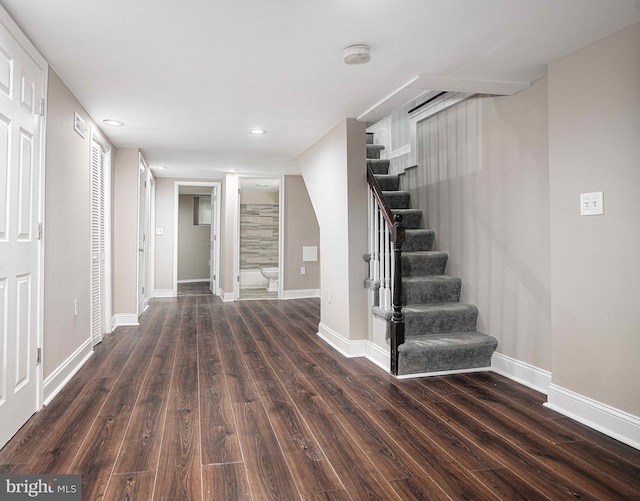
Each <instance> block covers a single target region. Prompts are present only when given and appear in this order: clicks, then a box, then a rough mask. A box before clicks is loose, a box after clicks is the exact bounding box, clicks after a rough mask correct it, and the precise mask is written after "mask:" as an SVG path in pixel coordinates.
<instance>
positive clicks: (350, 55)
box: [342, 45, 371, 64]
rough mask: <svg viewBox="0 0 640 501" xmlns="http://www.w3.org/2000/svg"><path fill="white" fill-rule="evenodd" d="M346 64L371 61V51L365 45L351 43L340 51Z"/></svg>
mask: <svg viewBox="0 0 640 501" xmlns="http://www.w3.org/2000/svg"><path fill="white" fill-rule="evenodd" d="M342 59H343V60H344V62H345V63H346V64H363V63H368V62H369V61H371V52H370V50H369V47H367V46H366V45H351V46H350V47H347V48H346V49H344V50H343V51H342Z"/></svg>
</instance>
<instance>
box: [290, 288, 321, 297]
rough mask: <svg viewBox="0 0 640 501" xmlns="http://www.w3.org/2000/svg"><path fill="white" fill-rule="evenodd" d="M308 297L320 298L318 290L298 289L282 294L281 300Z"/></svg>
mask: <svg viewBox="0 0 640 501" xmlns="http://www.w3.org/2000/svg"><path fill="white" fill-rule="evenodd" d="M309 297H320V289H298V290H290V291H284V292H283V293H282V299H306V298H309Z"/></svg>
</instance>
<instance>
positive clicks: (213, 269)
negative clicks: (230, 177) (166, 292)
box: [173, 181, 222, 297]
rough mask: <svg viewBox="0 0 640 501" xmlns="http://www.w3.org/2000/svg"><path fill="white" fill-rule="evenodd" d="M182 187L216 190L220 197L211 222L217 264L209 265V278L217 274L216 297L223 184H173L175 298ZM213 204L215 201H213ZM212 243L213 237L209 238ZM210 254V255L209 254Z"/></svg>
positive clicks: (192, 182)
mask: <svg viewBox="0 0 640 501" xmlns="http://www.w3.org/2000/svg"><path fill="white" fill-rule="evenodd" d="M181 186H205V187H209V188H213V187H215V188H216V192H217V193H218V196H217V197H216V200H215V208H216V210H215V218H214V219H215V221H214V220H212V221H211V232H214V231H215V236H216V239H215V241H216V262H215V263H211V264H210V265H209V277H211V273H215V275H216V279H215V283H216V285H217V289H218V290H216V291H211V292H212V293H213V294H214V295H216V296H219V295H220V192H221V189H222V183H221V182H220V181H174V183H173V296H174V297H176V296H177V295H178V210H179V206H180V187H181ZM212 203H213V200H212ZM209 241H211V236H209ZM209 254H210V253H209Z"/></svg>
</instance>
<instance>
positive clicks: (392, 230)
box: [367, 167, 404, 375]
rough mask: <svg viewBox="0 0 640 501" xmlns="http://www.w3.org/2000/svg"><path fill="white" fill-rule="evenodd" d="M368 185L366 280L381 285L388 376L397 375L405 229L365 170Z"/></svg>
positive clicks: (401, 334)
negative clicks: (386, 315)
mask: <svg viewBox="0 0 640 501" xmlns="http://www.w3.org/2000/svg"><path fill="white" fill-rule="evenodd" d="M367 182H368V184H369V188H370V196H369V197H370V201H371V202H370V204H369V207H370V209H371V212H370V214H369V221H370V222H373V226H374V227H373V228H372V229H371V233H372V238H370V239H369V242H370V245H371V244H372V245H373V246H372V247H371V248H370V249H369V255H370V261H369V270H370V271H369V278H370V280H372V281H373V282H374V283H375V282H378V283H379V284H380V290H379V296H378V297H379V306H380V307H381V308H383V309H384V310H385V311H388V312H391V320H390V352H391V353H390V355H391V364H390V365H391V373H392V374H393V375H397V374H398V346H400V345H401V344H402V343H404V320H403V318H402V243H403V242H404V225H403V222H402V215H400V214H395V215H394V214H393V213H392V212H391V209H390V208H389V205H388V204H387V202H386V200H385V199H384V196H383V195H382V190H381V189H380V186H379V184H378V182H377V180H376V179H375V176H374V173H373V171H372V170H371V168H370V167H367Z"/></svg>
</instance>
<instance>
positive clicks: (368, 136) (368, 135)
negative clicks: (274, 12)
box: [366, 132, 373, 144]
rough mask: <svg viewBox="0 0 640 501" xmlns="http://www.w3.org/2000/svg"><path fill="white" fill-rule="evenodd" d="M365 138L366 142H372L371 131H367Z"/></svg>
mask: <svg viewBox="0 0 640 501" xmlns="http://www.w3.org/2000/svg"><path fill="white" fill-rule="evenodd" d="M366 138H367V144H373V132H367V134H366Z"/></svg>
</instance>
